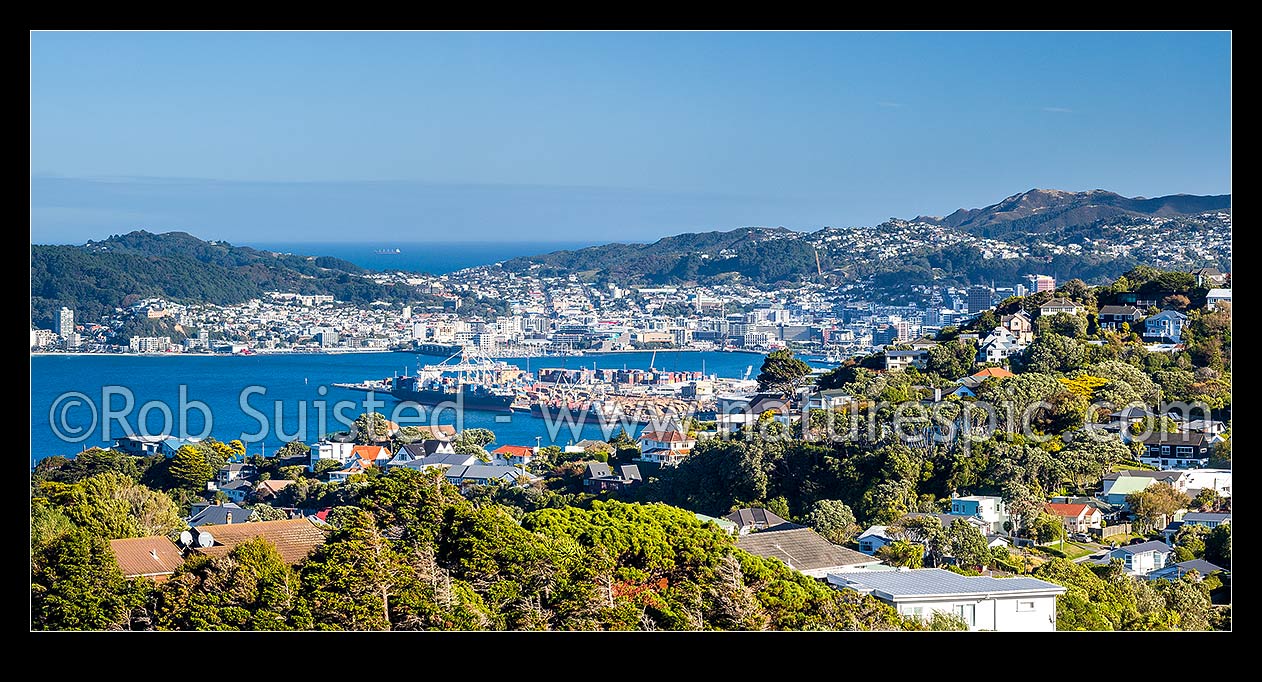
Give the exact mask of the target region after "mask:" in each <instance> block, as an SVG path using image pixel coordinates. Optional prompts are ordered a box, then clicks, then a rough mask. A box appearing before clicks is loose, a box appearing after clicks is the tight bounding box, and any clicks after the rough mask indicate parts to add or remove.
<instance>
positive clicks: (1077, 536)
mask: <svg viewBox="0 0 1262 682" xmlns="http://www.w3.org/2000/svg"><path fill="white" fill-rule="evenodd" d="M1072 539H1073V540H1075V541H1077V542H1091V535H1090V534H1089V533H1074V535H1073V538H1072Z"/></svg>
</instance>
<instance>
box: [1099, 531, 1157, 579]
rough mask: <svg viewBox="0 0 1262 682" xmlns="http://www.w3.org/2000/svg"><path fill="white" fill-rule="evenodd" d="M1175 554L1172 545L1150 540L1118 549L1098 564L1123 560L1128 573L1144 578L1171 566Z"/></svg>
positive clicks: (1105, 556)
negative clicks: (1171, 559)
mask: <svg viewBox="0 0 1262 682" xmlns="http://www.w3.org/2000/svg"><path fill="white" fill-rule="evenodd" d="M1173 554H1174V550H1173V549H1172V548H1171V547H1170V545H1167V544H1166V543H1164V542H1161V541H1160V540H1149V541H1148V542H1141V543H1139V544H1137V545H1122V546H1121V547H1116V548H1114V549H1113V550H1112V551H1110V552H1109V553H1108V554H1106V555H1104V557H1103V558H1102V559H1101V560H1099V561H1097V562H1096V563H1109V562H1110V561H1112V560H1113V559H1121V560H1122V562H1123V566H1124V567H1125V569H1126V572H1127V573H1129V574H1131V575H1137V576H1144V575H1148V574H1149V573H1152V572H1153V571H1156V570H1160V569H1162V568H1165V567H1166V566H1167V565H1169V564H1170V558H1171V556H1173Z"/></svg>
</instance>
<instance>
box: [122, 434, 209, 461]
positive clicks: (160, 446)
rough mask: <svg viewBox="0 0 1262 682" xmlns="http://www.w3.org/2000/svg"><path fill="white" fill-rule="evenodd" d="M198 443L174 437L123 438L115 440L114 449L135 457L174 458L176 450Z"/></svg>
mask: <svg viewBox="0 0 1262 682" xmlns="http://www.w3.org/2000/svg"><path fill="white" fill-rule="evenodd" d="M198 442H199V441H197V440H193V439H188V440H182V439H179V438H176V437H174V436H123V437H122V438H116V439H114V447H113V449H114V450H118V451H119V452H122V453H124V454H128V455H132V456H134V457H148V456H150V455H158V454H161V455H165V456H167V457H174V456H175V451H176V450H179V449H180V448H181V447H183V446H185V445H193V444H195V443H198Z"/></svg>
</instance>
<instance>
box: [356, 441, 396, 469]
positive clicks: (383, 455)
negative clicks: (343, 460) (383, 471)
mask: <svg viewBox="0 0 1262 682" xmlns="http://www.w3.org/2000/svg"><path fill="white" fill-rule="evenodd" d="M351 459H359V460H363V461H365V462H368V464H369V466H375V467H384V466H385V465H386V462H389V461H390V449H389V448H387V447H385V446H383V445H356V446H355V447H353V448H351Z"/></svg>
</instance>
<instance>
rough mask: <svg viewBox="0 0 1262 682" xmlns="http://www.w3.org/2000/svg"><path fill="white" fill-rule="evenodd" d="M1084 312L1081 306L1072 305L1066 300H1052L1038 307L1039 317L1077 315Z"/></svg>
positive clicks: (1084, 309) (1072, 303)
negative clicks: (1060, 314) (1059, 314)
mask: <svg viewBox="0 0 1262 682" xmlns="http://www.w3.org/2000/svg"><path fill="white" fill-rule="evenodd" d="M1084 311H1086V308H1083V307H1082V306H1081V305H1079V304H1077V303H1074V302H1073V301H1071V300H1069V299H1067V298H1053V299H1052V300H1050V301H1048V302H1047V303H1044V304H1043V305H1041V306H1039V315H1040V316H1042V315H1055V314H1056V313H1065V314H1067V315H1077V314H1079V313H1082V312H1084Z"/></svg>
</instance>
